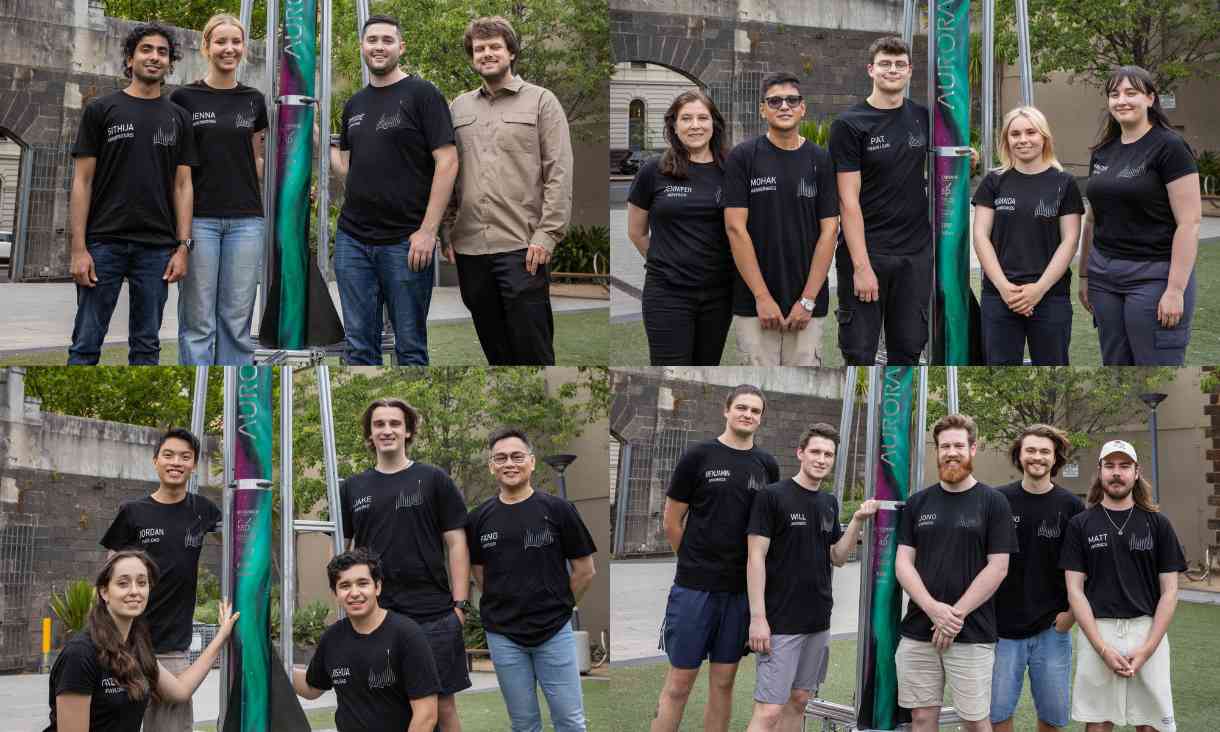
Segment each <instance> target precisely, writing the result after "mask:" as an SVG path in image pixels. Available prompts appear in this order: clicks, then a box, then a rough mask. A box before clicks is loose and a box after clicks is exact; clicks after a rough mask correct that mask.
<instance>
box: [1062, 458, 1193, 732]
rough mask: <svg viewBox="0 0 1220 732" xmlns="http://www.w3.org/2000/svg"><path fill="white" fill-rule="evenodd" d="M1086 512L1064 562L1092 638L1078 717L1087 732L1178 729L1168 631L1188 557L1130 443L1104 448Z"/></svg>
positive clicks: (1075, 609)
mask: <svg viewBox="0 0 1220 732" xmlns="http://www.w3.org/2000/svg"><path fill="white" fill-rule="evenodd" d="M1088 505H1089V509H1088V510H1087V511H1084V512H1083V513H1081V514H1079V515H1077V516H1076V517H1075V518H1073V519H1072V520H1071V522H1069V523H1068V526H1067V529H1066V530H1065V532H1064V541H1063V552H1062V554H1061V556H1060V560H1059V567H1060V568H1061V569H1063V570H1064V574H1065V575H1066V582H1067V594H1068V601H1069V602H1070V603H1071V606H1072V613H1073V614H1074V615H1075V616H1076V622H1078V623H1079V624H1080V632H1081V633H1082V634H1083V635H1084V639H1085V640H1086V641H1087V643H1081V644H1080V645H1079V646H1078V647H1077V648H1078V650H1077V661H1076V682H1075V685H1074V686H1073V688H1072V719H1075V720H1077V721H1079V722H1084V723H1085V730H1086V732H1108V730H1110V729H1112V726H1119V727H1125V726H1127V725H1131V726H1134V727H1135V728H1136V729H1137V730H1140V732H1152V730H1157V732H1174V731H1175V730H1176V729H1177V725H1176V722H1175V721H1174V718H1173V688H1172V684H1171V683H1170V678H1169V638H1168V637H1167V636H1166V632H1167V631H1168V630H1169V624H1170V622H1171V621H1172V620H1173V613H1174V610H1175V609H1176V608H1177V605H1178V573H1179V572H1183V571H1185V570H1186V556H1185V554H1184V553H1183V552H1182V544H1181V542H1180V541H1178V537H1177V534H1175V533H1174V530H1173V526H1172V525H1170V523H1169V519H1167V518H1165V515H1164V514H1162V513H1160V509H1159V508H1158V507H1157V506H1156V504H1154V503H1153V502H1152V488H1151V486H1149V485H1148V482H1147V481H1146V480H1144V478H1143V476H1142V475H1140V468H1139V458H1138V457H1137V456H1136V454H1135V448H1134V447H1132V446H1131V444H1130V443H1128V442H1124V441H1122V440H1111V441H1110V442H1107V443H1106V444H1105V445H1103V446H1102V448H1101V452H1100V454H1099V455H1098V460H1097V477H1096V478H1095V479H1094V480H1093V485H1092V486H1091V487H1090V488H1089V496H1088Z"/></svg>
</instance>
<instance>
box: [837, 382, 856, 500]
mask: <svg viewBox="0 0 1220 732" xmlns="http://www.w3.org/2000/svg"><path fill="white" fill-rule="evenodd" d="M855 408H856V367H855V366H848V367H847V370H846V371H845V372H844V374H843V409H842V411H841V412H840V414H839V453H840V454H839V455H838V456H837V457H838V459H837V460H836V461H835V501H836V502H838V504H839V505H840V506H842V505H843V493H844V492H845V491H846V490H847V455H848V452H847V450H846V447H847V444H848V436H849V435H850V434H851V426H852V418H853V416H854V415H853V412H854V411H855Z"/></svg>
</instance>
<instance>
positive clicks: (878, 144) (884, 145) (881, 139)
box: [867, 135, 890, 152]
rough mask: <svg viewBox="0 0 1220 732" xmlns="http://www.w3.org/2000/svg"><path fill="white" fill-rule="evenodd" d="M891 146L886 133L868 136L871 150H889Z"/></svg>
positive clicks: (869, 149)
mask: <svg viewBox="0 0 1220 732" xmlns="http://www.w3.org/2000/svg"><path fill="white" fill-rule="evenodd" d="M889 147H890V141H889V140H887V139H886V137H885V135H874V136H873V137H870V138H868V148H867V150H868V151H869V152H877V151H878V150H888V149H889Z"/></svg>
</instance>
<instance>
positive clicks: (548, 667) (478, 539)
mask: <svg viewBox="0 0 1220 732" xmlns="http://www.w3.org/2000/svg"><path fill="white" fill-rule="evenodd" d="M487 446H488V449H489V450H490V452H491V455H490V456H489V459H488V461H487V466H488V469H490V470H491V474H492V475H493V476H495V480H496V483H497V485H498V487H499V492H498V494H497V495H494V496H492V497H491V498H488V499H487V500H486V501H484V502H483V504H482V505H480V506H479V507H478V508H476V509H475V510H474V511H473V512H471V514H470V519H469V521H468V522H467V524H466V536H467V542H468V543H469V545H470V564H471V572H472V573H473V574H474V579H475V582H476V583H477V584H478V585H479V587H480V588H481V589H482V590H483V596H482V597H481V598H480V600H479V612H480V615H481V616H482V618H483V627H484V628H485V629H486V630H487V648H488V650H489V651H490V652H491V661H492V663H493V664H495V667H496V680H497V681H498V682H499V684H500V694H501V695H502V696H503V697H504V705H505V706H506V707H507V708H508V717H509V719H510V720H511V721H512V727H513V729H514V730H518V729H519V730H541V729H542V711H541V710H540V709H539V708H538V687H542V692H543V694H544V695H545V696H546V700H547V706H548V707H549V708H550V711H551V724H552V725H554V727H555V732H585V709H584V699H583V697H582V694H581V689H580V668H579V666H577V661H576V640H575V637H574V636H573V635H572V608H574V607H575V606H576V603H577V602H579V601H580V598H581V596H583V595H584V593H585V590H587V589H589V583H591V582H592V581H593V575H594V574H595V569H594V561H593V553H594V552H596V551H597V546H596V545H595V544H594V543H593V537H592V536H591V535H590V534H589V530H588V528H586V527H585V523H584V521H583V520H582V519H581V518H580V514H579V513H577V512H576V507H575V506H573V505H572V504H571V503H570V502H568V501H567V500H566V499H563V498H560V497H558V496H553V495H551V494H550V493H542V492H539V491H535V490H534V488H533V486H531V485H530V477H531V476H532V475H533V474H534V451H533V447H531V446H530V442H529V438H528V437H526V435H525V433H524V432H522V431H520V430H516V429H498V430H496V431H494V432H492V433H491V436H490V437H488V438H487ZM568 564H570V565H571V572H570V573H569V571H568V567H567V565H568Z"/></svg>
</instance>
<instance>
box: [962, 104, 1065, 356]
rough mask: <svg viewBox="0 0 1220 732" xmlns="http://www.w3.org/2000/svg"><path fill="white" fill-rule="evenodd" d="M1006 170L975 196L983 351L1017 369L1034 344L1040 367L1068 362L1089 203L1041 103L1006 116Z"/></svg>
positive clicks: (991, 176)
mask: <svg viewBox="0 0 1220 732" xmlns="http://www.w3.org/2000/svg"><path fill="white" fill-rule="evenodd" d="M999 154H1000V167H999V168H997V169H995V170H993V171H991V172H990V173H988V174H987V176H986V177H985V178H983V182H982V183H980V184H979V187H978V190H977V191H976V192H975V194H974V201H973V203H974V251H975V253H976V254H978V258H979V263H980V264H981V265H982V267H983V273H984V274H985V275H986V277H985V279H984V280H983V296H982V299H981V303H980V306H981V309H982V316H983V354H984V357H985V358H986V361H987V364H988V365H996V366H1005V365H1008V366H1017V365H1020V364H1021V363H1022V360H1023V357H1024V354H1025V348H1026V344H1027V343H1028V346H1029V357H1030V360H1031V361H1032V362H1033V364H1034V365H1035V366H1056V365H1067V362H1068V346H1069V345H1070V343H1071V337H1072V301H1071V277H1072V274H1071V272H1070V271H1069V270H1068V266H1069V265H1070V264H1071V263H1072V258H1073V257H1075V256H1076V242H1077V240H1078V239H1079V238H1080V216H1081V214H1083V213H1084V202H1083V201H1082V200H1081V197H1080V188H1079V187H1078V186H1077V185H1076V180H1075V179H1074V178H1073V177H1072V176H1071V175H1070V174H1068V173H1065V172H1064V170H1063V166H1062V165H1060V163H1059V160H1058V159H1056V158H1055V146H1054V138H1053V137H1052V136H1051V131H1050V126H1049V125H1048V124H1047V122H1046V117H1045V116H1044V115H1043V114H1042V112H1039V111H1038V110H1037V109H1035V108H1034V107H1017V108H1016V109H1014V110H1012V111H1011V112H1009V113H1008V114H1007V115H1005V116H1004V125H1003V129H1002V130H1001V132H1000V145H999Z"/></svg>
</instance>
